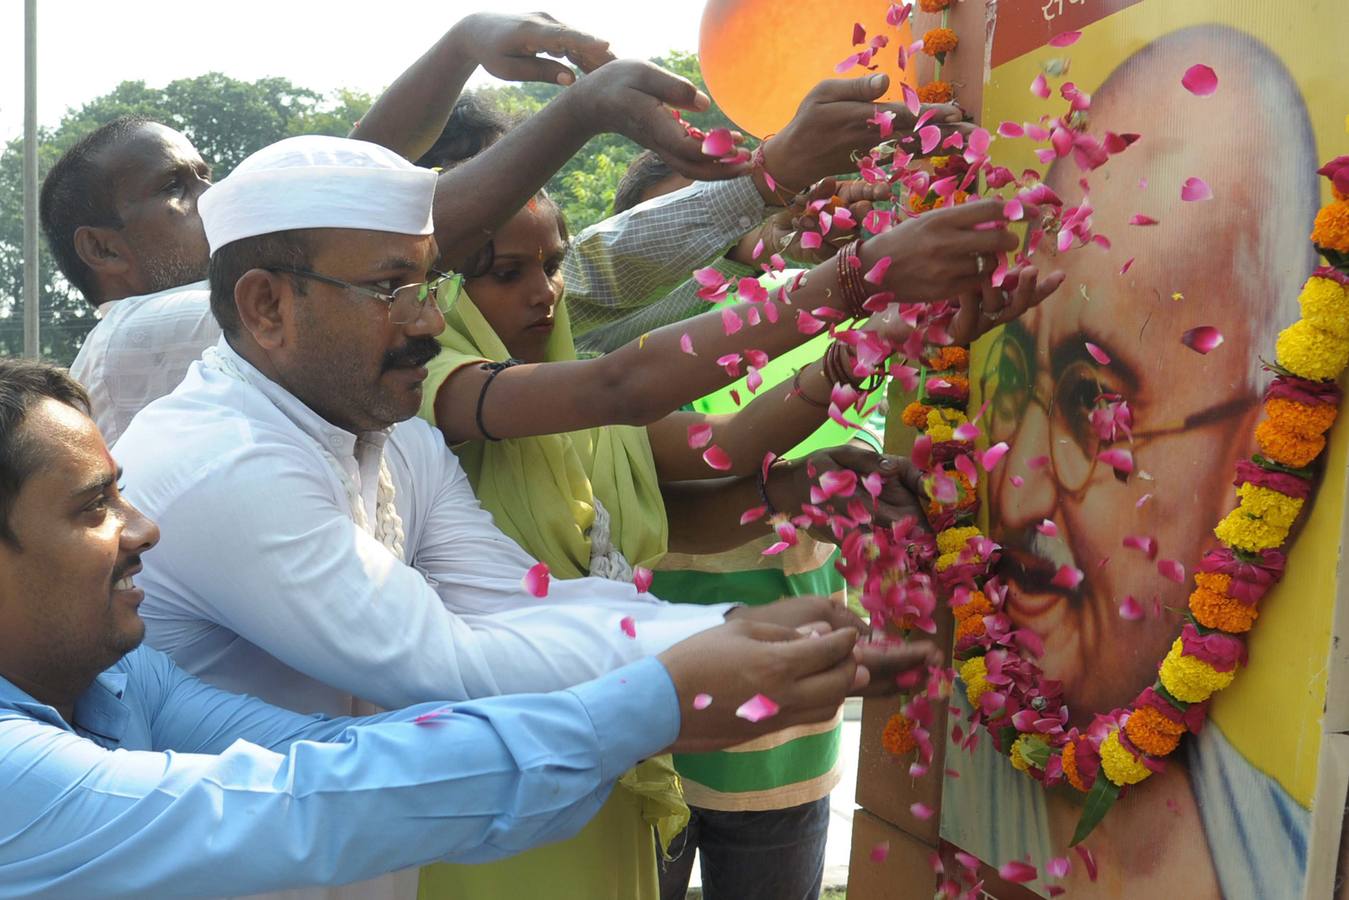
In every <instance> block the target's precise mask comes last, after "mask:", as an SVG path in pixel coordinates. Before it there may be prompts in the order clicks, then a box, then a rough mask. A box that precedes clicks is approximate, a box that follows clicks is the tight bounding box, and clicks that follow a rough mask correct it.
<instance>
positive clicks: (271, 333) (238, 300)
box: [234, 269, 295, 350]
mask: <svg viewBox="0 0 1349 900" xmlns="http://www.w3.org/2000/svg"><path fill="white" fill-rule="evenodd" d="M294 293H295V292H294V291H293V290H292V289H291V285H290V280H289V279H288V278H287V277H286V276H284V275H278V274H276V273H275V272H268V271H267V270H266V269H249V270H248V271H247V272H245V273H244V274H243V275H242V276H241V277H240V278H239V280H238V281H236V282H235V283H234V308H235V309H236V310H238V313H239V323H240V325H242V326H243V329H244V330H245V331H247V332H248V333H249V334H251V335H252V336H253V340H255V341H257V342H258V346H260V347H262V348H263V349H264V350H276V349H278V348H280V347H281V346H283V345H284V343H285V334H286V327H285V320H286V317H287V316H288V315H289V314H290V299H291V297H293V296H294Z"/></svg>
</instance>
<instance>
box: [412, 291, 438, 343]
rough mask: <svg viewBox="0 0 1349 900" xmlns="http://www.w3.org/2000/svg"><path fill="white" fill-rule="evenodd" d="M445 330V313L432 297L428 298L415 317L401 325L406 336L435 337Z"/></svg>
mask: <svg viewBox="0 0 1349 900" xmlns="http://www.w3.org/2000/svg"><path fill="white" fill-rule="evenodd" d="M444 330H445V314H444V313H442V312H441V311H440V307H439V306H438V305H437V304H436V300H435V298H434V297H432V298H430V299H428V300H427V301H426V303H424V304H422V307H421V309H420V310H418V312H417V317H416V318H415V319H413V320H412V321H411V322H408V323H407V324H406V325H404V326H403V332H404V333H405V334H406V335H407V336H408V337H421V336H423V335H426V336H428V337H435V336H436V335H438V334H440V333H441V332H442V331H444Z"/></svg>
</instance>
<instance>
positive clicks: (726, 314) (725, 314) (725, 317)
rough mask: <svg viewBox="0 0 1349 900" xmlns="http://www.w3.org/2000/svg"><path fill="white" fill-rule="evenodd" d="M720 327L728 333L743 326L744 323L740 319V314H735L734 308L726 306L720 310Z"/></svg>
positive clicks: (733, 332) (732, 332) (734, 331)
mask: <svg viewBox="0 0 1349 900" xmlns="http://www.w3.org/2000/svg"><path fill="white" fill-rule="evenodd" d="M721 327H722V329H723V330H724V331H725V332H726V333H727V334H728V335H729V334H735V333H736V332H737V331H739V330H740V329H741V328H744V327H745V323H744V322H742V321H741V320H740V316H738V315H736V312H735V310H733V309H730V308H727V309H723V310H722V311H721Z"/></svg>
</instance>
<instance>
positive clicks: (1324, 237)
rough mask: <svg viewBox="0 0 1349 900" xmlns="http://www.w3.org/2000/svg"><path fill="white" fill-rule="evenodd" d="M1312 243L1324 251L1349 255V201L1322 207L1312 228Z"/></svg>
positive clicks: (1340, 201)
mask: <svg viewBox="0 0 1349 900" xmlns="http://www.w3.org/2000/svg"><path fill="white" fill-rule="evenodd" d="M1312 243H1313V244H1315V245H1316V246H1317V247H1320V248H1321V249H1323V250H1333V251H1334V252H1336V253H1349V201H1345V200H1339V201H1336V202H1335V203H1330V204H1328V205H1326V206H1323V207H1321V211H1320V212H1319V213H1317V214H1316V223H1315V225H1313V226H1312Z"/></svg>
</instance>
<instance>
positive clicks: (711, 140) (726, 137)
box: [703, 128, 735, 157]
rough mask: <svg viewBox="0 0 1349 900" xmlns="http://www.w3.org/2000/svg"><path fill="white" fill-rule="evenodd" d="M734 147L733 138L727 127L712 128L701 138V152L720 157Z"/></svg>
mask: <svg viewBox="0 0 1349 900" xmlns="http://www.w3.org/2000/svg"><path fill="white" fill-rule="evenodd" d="M733 149H735V138H734V137H733V136H732V135H731V130H730V129H729V128H713V129H712V130H711V131H709V132H708V133H707V136H706V137H705V138H703V153H705V154H707V155H708V156H716V157H722V156H725V155H726V154H728V153H730V152H731V151H732V150H733Z"/></svg>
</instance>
